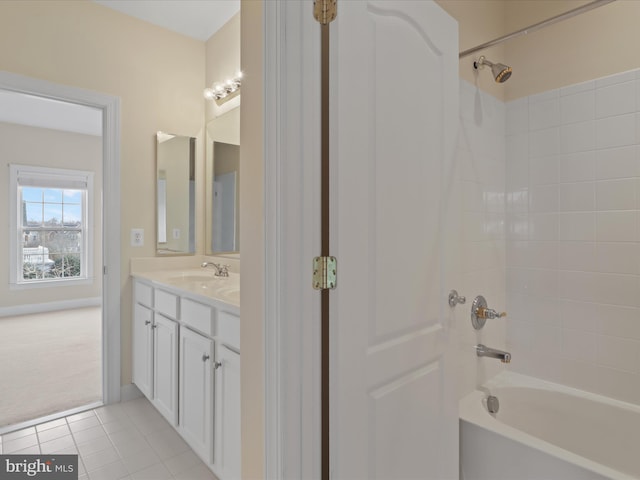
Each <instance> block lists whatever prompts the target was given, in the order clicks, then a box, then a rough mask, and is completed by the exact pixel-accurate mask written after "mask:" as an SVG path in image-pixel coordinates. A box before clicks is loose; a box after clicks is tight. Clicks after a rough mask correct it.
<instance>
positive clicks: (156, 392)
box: [132, 278, 241, 480]
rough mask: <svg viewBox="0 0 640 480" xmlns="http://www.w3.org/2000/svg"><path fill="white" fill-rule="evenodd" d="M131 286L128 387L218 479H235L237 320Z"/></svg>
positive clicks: (202, 303) (178, 296)
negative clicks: (130, 383) (133, 388)
mask: <svg viewBox="0 0 640 480" xmlns="http://www.w3.org/2000/svg"><path fill="white" fill-rule="evenodd" d="M236 313H238V307H237V305H236V306H233V305H230V306H229V305H227V304H226V303H223V302H220V301H210V302H209V301H207V299H204V298H200V297H199V296H197V295H194V294H191V293H188V292H183V291H180V290H175V291H173V290H171V288H170V287H167V286H166V285H156V284H154V283H153V282H150V281H149V280H146V279H140V278H136V280H135V281H134V318H133V332H132V333H133V382H134V383H135V384H136V385H137V386H138V388H139V389H140V390H141V391H142V393H143V394H144V395H145V396H147V398H149V400H150V401H151V402H152V404H153V405H154V406H155V407H156V408H157V409H158V411H159V412H160V413H161V414H162V415H163V416H164V417H165V418H167V420H169V422H171V424H172V425H174V426H175V427H176V429H177V431H178V432H179V433H180V435H181V436H182V437H183V438H184V440H185V441H186V442H187V443H188V444H189V446H190V447H191V448H192V449H193V451H194V452H195V453H196V454H197V455H198V456H199V457H200V458H201V459H202V460H203V461H204V462H205V463H206V464H207V465H208V466H209V467H210V468H211V470H212V471H213V472H214V473H215V474H216V476H217V477H218V478H219V479H220V480H233V479H239V478H240V448H241V447H240V353H239V352H240V317H239V316H238V315H237V314H236Z"/></svg>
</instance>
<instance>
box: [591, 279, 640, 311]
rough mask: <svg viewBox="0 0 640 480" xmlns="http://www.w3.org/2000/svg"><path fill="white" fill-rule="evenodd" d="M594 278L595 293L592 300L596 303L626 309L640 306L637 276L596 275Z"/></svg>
mask: <svg viewBox="0 0 640 480" xmlns="http://www.w3.org/2000/svg"><path fill="white" fill-rule="evenodd" d="M596 276H597V277H596V288H597V291H596V295H595V296H594V300H595V301H596V302H597V303H606V304H608V305H621V306H627V307H639V306H640V295H639V293H640V289H639V288H638V276H637V275H618V274H609V273H597V274H596Z"/></svg>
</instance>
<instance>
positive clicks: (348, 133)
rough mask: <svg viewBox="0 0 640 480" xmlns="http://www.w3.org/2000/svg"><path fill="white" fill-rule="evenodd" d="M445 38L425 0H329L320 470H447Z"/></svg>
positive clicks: (451, 367)
mask: <svg viewBox="0 0 640 480" xmlns="http://www.w3.org/2000/svg"><path fill="white" fill-rule="evenodd" d="M457 38H458V30H457V23H456V22H455V21H454V20H453V19H452V18H451V17H449V16H448V15H447V14H446V13H445V12H444V11H443V10H442V9H441V8H440V7H438V5H436V4H435V3H433V2H430V1H400V0H393V1H364V0H362V1H339V2H338V16H337V19H336V20H335V22H334V23H332V24H331V82H332V84H331V97H332V98H331V112H332V118H331V143H332V147H331V148H332V152H331V169H332V187H331V188H332V205H331V215H332V218H331V221H332V225H331V232H332V240H331V242H332V247H331V252H332V255H335V256H337V258H338V286H337V290H335V291H334V292H332V294H331V295H332V297H331V308H332V310H331V328H332V332H333V341H332V344H331V352H332V353H331V355H332V364H331V372H330V375H331V378H332V380H331V390H330V392H331V463H332V478H334V479H341V480H342V479H343V480H347V479H348V480H355V479H385V480H390V479H393V480H399V479H439V480H448V479H457V478H458V409H457V405H458V402H457V394H456V378H455V371H456V370H455V358H454V352H453V348H454V341H453V340H454V338H453V337H454V335H453V332H452V331H451V326H450V324H449V314H450V310H449V307H448V305H447V292H448V290H449V289H450V288H452V286H451V285H450V283H449V282H450V274H451V273H452V272H451V269H452V268H451V265H450V262H448V261H447V259H446V258H445V251H446V248H445V246H446V245H447V243H451V242H452V241H453V238H454V237H453V235H452V233H451V231H450V230H451V228H450V226H449V224H448V222H447V220H448V219H447V203H448V202H447V200H448V195H449V190H450V188H449V187H447V185H448V179H449V178H450V168H451V165H452V156H453V151H454V150H453V146H454V139H455V134H456V126H457V118H458V41H457Z"/></svg>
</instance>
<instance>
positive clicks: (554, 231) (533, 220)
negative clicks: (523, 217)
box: [529, 213, 558, 241]
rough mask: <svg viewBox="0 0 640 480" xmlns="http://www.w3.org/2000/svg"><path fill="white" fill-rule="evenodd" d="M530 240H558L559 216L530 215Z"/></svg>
mask: <svg viewBox="0 0 640 480" xmlns="http://www.w3.org/2000/svg"><path fill="white" fill-rule="evenodd" d="M529 239H530V240H541V241H549V240H558V215H557V214H555V213H532V214H530V215H529Z"/></svg>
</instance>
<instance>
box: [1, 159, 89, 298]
mask: <svg viewBox="0 0 640 480" xmlns="http://www.w3.org/2000/svg"><path fill="white" fill-rule="evenodd" d="M20 179H27V182H25V183H20ZM21 186H24V187H30V186H39V187H43V188H53V189H74V190H84V192H83V195H82V197H83V201H82V220H83V222H82V229H81V232H82V233H81V235H82V254H81V260H80V262H81V270H80V272H81V275H80V276H79V277H57V278H56V277H53V278H42V279H35V280H25V279H24V276H23V264H24V255H23V239H22V231H23V225H22V221H21V213H20V212H21V211H22V201H21V200H22V198H21V197H22V196H21V194H20V187H21ZM93 189H94V173H93V172H89V171H82V170H70V169H65V168H51V167H40V166H31V165H15V164H11V165H9V197H10V198H9V205H10V219H9V220H10V229H11V231H12V232H13V234H12V235H11V236H10V239H11V241H10V245H9V262H10V268H9V275H10V278H9V287H10V289H12V290H15V289H25V288H42V287H63V286H73V285H83V284H90V283H91V282H92V281H93V255H94V252H93V244H94V242H93V216H94V215H93V214H94V208H93Z"/></svg>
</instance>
